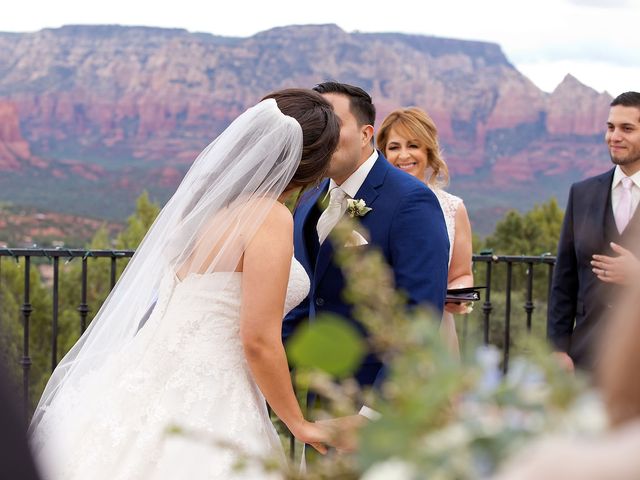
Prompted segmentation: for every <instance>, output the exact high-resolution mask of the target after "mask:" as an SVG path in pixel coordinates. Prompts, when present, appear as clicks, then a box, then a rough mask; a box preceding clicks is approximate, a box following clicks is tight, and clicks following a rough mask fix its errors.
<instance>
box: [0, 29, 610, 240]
mask: <svg viewBox="0 0 640 480" xmlns="http://www.w3.org/2000/svg"><path fill="white" fill-rule="evenodd" d="M325 80H339V81H343V82H348V83H352V84H355V85H359V86H362V87H363V88H365V89H366V90H367V91H369V92H370V93H371V94H372V96H373V98H374V101H375V103H376V106H377V109H378V122H380V121H381V120H382V118H383V117H384V116H385V115H386V114H388V113H389V112H390V111H392V110H393V109H395V108H398V107H400V106H409V105H417V106H420V107H422V108H424V109H426V110H427V111H428V112H429V113H430V114H431V116H432V117H433V118H434V120H435V121H436V124H437V125H438V129H439V132H440V135H441V137H442V146H443V151H444V155H445V157H446V159H447V161H448V162H449V164H450V170H451V173H452V178H453V181H452V185H451V189H452V191H453V192H454V193H455V192H458V193H465V195H466V196H469V197H470V198H474V199H477V201H474V202H472V203H470V205H469V210H470V211H471V214H472V217H473V214H474V209H475V208H478V209H480V207H481V208H482V209H483V211H488V210H491V209H492V208H494V207H495V208H500V205H503V204H504V203H505V201H504V199H505V198H508V197H509V195H511V193H510V192H512V191H513V190H514V189H516V190H517V191H518V192H520V193H521V192H522V191H523V190H522V188H527V189H531V194H530V195H528V194H526V195H519V196H518V199H517V200H515V201H513V202H510V205H511V206H514V207H516V208H528V207H530V206H531V204H532V203H533V202H535V201H543V200H544V199H545V198H546V197H548V196H549V195H552V194H555V195H556V196H558V197H559V198H560V199H561V201H562V199H563V198H564V196H565V195H566V190H567V188H568V181H570V180H572V179H578V178H581V177H582V176H584V175H585V174H586V172H592V171H593V170H594V169H596V170H598V169H601V170H604V169H606V168H607V167H608V160H607V157H606V152H605V151H604V150H603V148H602V133H603V124H604V121H605V119H606V112H607V110H608V104H609V102H610V100H611V97H610V96H609V95H608V94H599V93H598V92H596V91H595V90H593V89H591V88H590V87H588V86H586V85H584V84H582V83H580V82H579V81H578V80H577V79H575V78H574V77H572V76H571V75H567V77H566V78H565V79H564V80H563V81H562V83H561V84H560V85H558V87H557V88H556V89H555V90H554V91H553V92H552V93H551V94H548V93H545V92H543V91H542V90H540V89H538V88H537V87H536V86H535V85H534V84H533V83H532V82H531V81H530V80H529V79H528V78H526V77H525V76H524V75H522V74H521V73H520V72H519V71H518V70H517V69H516V68H515V67H514V66H513V65H512V64H511V63H510V62H509V61H508V59H507V58H506V56H505V55H504V53H503V51H502V49H501V48H500V46H499V45H497V44H495V43H489V42H474V41H468V40H456V39H450V38H439V37H433V36H421V35H406V34H400V33H360V32H355V33H347V32H345V31H343V30H342V29H340V28H339V27H338V26H336V25H332V24H328V25H295V26H288V27H278V28H274V29H270V30H267V31H264V32H261V33H258V34H256V35H253V36H251V37H246V38H236V37H234V38H231V37H222V36H215V35H210V34H205V33H190V32H187V31H186V30H183V29H162V28H151V27H123V26H118V25H94V26H80V25H68V26H64V27H62V28H58V29H45V30H41V31H39V32H34V33H21V34H15V33H11V34H9V33H0V172H11V173H12V174H11V175H10V178H9V177H7V176H6V175H3V176H2V177H3V178H1V179H0V192H1V193H0V201H1V200H12V201H14V202H17V203H25V204H36V205H37V204H46V205H47V206H53V207H55V206H56V205H59V208H61V209H64V211H68V212H69V213H79V212H80V210H82V211H83V212H84V210H85V209H87V208H89V207H88V205H89V204H95V205H100V203H101V202H100V201H98V200H95V201H92V202H82V201H71V200H64V197H68V198H71V196H74V198H82V197H81V195H84V194H85V193H86V192H92V194H93V195H94V196H97V195H105V196H108V199H109V202H110V206H111V207H112V208H113V210H112V211H113V212H120V213H118V214H116V213H113V215H124V213H123V212H126V211H130V210H131V209H132V203H129V202H131V201H132V198H135V196H136V195H137V194H139V193H140V192H141V191H142V189H143V188H146V189H149V190H151V191H152V192H153V191H155V192H156V194H157V195H158V197H159V198H162V199H166V198H167V196H168V195H169V193H170V192H171V190H172V189H174V188H175V186H176V185H177V183H178V182H179V178H180V176H181V175H182V174H183V173H184V171H185V170H186V168H187V167H188V165H189V164H190V162H191V161H192V159H193V158H194V157H195V155H196V154H197V153H198V152H199V151H200V150H201V149H202V148H203V147H204V146H205V145H207V144H208V143H209V142H210V141H211V139H213V138H214V137H215V136H216V135H217V134H219V133H220V132H221V131H222V130H223V129H224V128H225V127H226V126H227V125H228V124H229V123H230V121H231V120H232V119H233V118H234V117H236V116H237V115H238V114H240V113H241V112H242V111H244V110H245V109H246V108H247V107H248V106H249V105H252V104H254V103H255V102H256V101H257V100H259V99H260V98H261V97H262V96H263V95H265V94H266V93H268V92H270V91H273V90H276V89H279V88H283V87H291V86H304V87H312V86H313V85H315V84H316V83H319V82H322V81H325ZM34 159H35V160H34ZM96 169H97V170H96ZM46 172H49V173H48V174H47V173H46ZM131 172H135V174H134V176H131V175H132V174H131ZM53 177H55V178H58V179H60V181H62V182H63V183H64V185H65V186H64V191H60V192H55V193H54V192H51V193H50V194H47V195H45V194H42V190H43V189H42V188H41V189H40V191H39V193H38V195H34V192H33V188H34V187H33V186H31V187H30V188H23V186H22V187H21V185H24V183H26V182H27V179H28V182H29V184H30V185H33V184H34V183H36V184H37V183H38V182H44V183H42V184H41V185H44V184H47V185H48V186H47V191H49V190H50V189H53V188H55V185H57V184H48V183H47V182H49V181H50V180H51V178H53ZM549 178H552V179H554V180H553V181H549ZM65 179H67V180H65ZM68 179H74V181H68ZM3 182H4V183H3ZM98 184H103V185H104V184H106V185H107V186H105V187H104V188H96V185H98ZM523 185H526V187H522V186H523ZM461 189H464V190H461ZM82 192H85V193H82ZM119 192H121V193H119ZM105 201H106V200H105ZM125 202H126V203H125ZM103 203H104V202H103ZM81 206H82V207H81ZM96 208H97V207H96ZM478 211H480V210H478ZM84 213H86V212H84ZM90 213H91V212H90ZM94 213H96V214H98V212H94ZM491 221H494V220H489V221H485V220H484V219H479V218H476V219H474V227H475V226H476V225H480V227H478V228H480V229H483V228H485V227H483V226H482V225H484V224H485V223H486V224H487V225H489V222H491ZM487 228H489V227H487Z"/></svg>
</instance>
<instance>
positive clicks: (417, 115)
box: [376, 107, 449, 188]
mask: <svg viewBox="0 0 640 480" xmlns="http://www.w3.org/2000/svg"><path fill="white" fill-rule="evenodd" d="M391 128H394V129H395V130H396V132H397V133H398V134H399V135H402V136H403V137H405V138H409V139H415V140H418V141H419V142H420V144H421V145H423V146H424V147H425V148H426V150H427V167H429V168H430V169H431V175H429V178H428V179H423V180H424V181H425V182H426V183H427V184H428V185H430V186H434V187H440V188H441V187H444V186H446V185H447V184H448V183H449V168H448V167H447V164H446V163H445V161H444V160H443V159H442V152H441V151H440V144H439V143H438V129H437V128H436V124H435V123H434V122H433V120H432V119H431V117H430V116H429V115H427V113H426V112H425V111H424V110H422V109H420V108H418V107H408V108H399V109H397V110H394V111H393V112H391V113H390V114H389V115H387V118H385V119H384V121H383V122H382V125H381V126H380V129H379V130H378V136H377V137H376V144H377V146H378V149H379V150H380V151H381V152H382V153H383V154H384V153H385V150H386V149H387V143H388V142H389V133H390V132H391Z"/></svg>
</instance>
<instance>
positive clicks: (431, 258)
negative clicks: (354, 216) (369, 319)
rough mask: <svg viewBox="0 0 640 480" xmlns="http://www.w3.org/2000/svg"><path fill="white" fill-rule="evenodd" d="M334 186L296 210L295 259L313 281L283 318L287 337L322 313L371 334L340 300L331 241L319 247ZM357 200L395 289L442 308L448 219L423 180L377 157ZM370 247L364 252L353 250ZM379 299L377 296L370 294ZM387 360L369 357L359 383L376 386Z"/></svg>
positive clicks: (318, 191) (324, 187)
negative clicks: (323, 205)
mask: <svg viewBox="0 0 640 480" xmlns="http://www.w3.org/2000/svg"><path fill="white" fill-rule="evenodd" d="M328 185H329V181H328V180H325V181H324V182H323V183H322V184H321V186H320V187H319V188H318V189H314V190H312V191H310V192H307V193H306V194H305V195H304V196H303V197H302V199H301V201H300V203H299V205H298V208H297V209H296V212H295V213H294V247H295V256H296V258H297V259H298V261H299V262H300V263H301V264H302V265H303V266H304V268H305V270H306V271H307V273H308V274H309V277H310V279H311V289H310V292H309V296H308V297H307V298H306V299H305V300H304V301H303V302H302V303H301V304H300V305H298V306H297V307H296V308H294V309H293V310H292V311H291V312H290V313H289V314H288V315H287V316H286V317H285V319H284V323H283V340H284V341H285V343H286V341H287V339H288V338H289V337H290V336H291V334H292V333H293V332H294V331H295V329H296V328H297V327H298V325H299V324H300V323H301V322H304V321H306V320H307V319H311V321H313V319H314V318H315V317H316V316H317V315H319V314H321V313H323V312H328V313H333V314H337V315H340V316H341V317H344V318H345V319H347V320H348V321H350V322H352V323H353V324H354V325H355V326H356V328H358V329H359V330H360V331H361V332H363V333H364V334H365V335H366V330H365V329H364V327H363V326H362V325H361V324H360V323H358V322H357V321H356V320H355V319H354V318H353V316H352V306H351V305H350V304H347V303H345V301H344V300H343V298H342V291H343V289H344V285H345V281H344V278H343V276H342V273H341V271H340V269H339V268H338V267H337V266H336V265H335V264H334V262H333V254H334V249H333V245H332V244H331V241H330V239H327V240H326V241H325V242H323V244H322V246H320V245H319V242H318V234H317V231H316V226H317V223H318V218H319V217H320V214H321V210H320V206H319V200H320V199H322V198H323V197H324V195H326V192H327V189H328ZM355 198H356V199H362V200H364V201H365V203H366V205H367V206H368V207H370V208H371V209H372V210H371V211H370V212H369V213H367V214H366V215H365V216H363V217H360V218H359V220H360V223H361V225H362V226H363V227H364V228H363V230H364V229H366V230H367V232H368V234H369V235H368V237H367V239H368V241H369V244H370V245H371V246H375V247H376V248H378V249H379V250H380V251H381V252H382V254H383V255H384V258H385V259H386V261H387V262H388V264H389V265H390V266H391V268H392V269H393V274H394V278H395V284H396V287H397V288H398V289H400V290H403V291H404V292H405V293H406V294H407V296H408V303H409V305H417V304H427V305H430V306H432V307H435V308H436V309H437V310H438V311H442V308H443V306H444V298H445V295H446V289H447V273H448V260H449V239H448V236H447V228H446V225H445V221H444V216H443V214H442V210H441V208H440V204H439V202H438V199H437V198H436V196H435V194H434V193H433V192H432V191H431V190H429V188H427V187H426V186H425V185H424V183H422V182H421V181H419V180H417V179H416V178H414V177H412V176H411V175H409V174H407V173H405V172H402V171H400V170H398V169H397V168H395V167H393V166H392V165H390V164H389V163H388V162H387V160H386V159H385V158H384V157H383V156H382V154H380V153H379V152H378V159H377V160H376V162H375V165H374V166H373V168H372V169H371V171H370V172H369V175H368V176H367V178H366V179H365V181H364V183H363V184H362V187H361V188H360V190H359V191H358V193H357V195H356V197H355ZM350 248H367V247H350ZM371 294H372V295H375V292H371ZM381 368H382V363H381V362H380V360H379V359H378V358H377V357H375V356H374V355H371V354H370V355H368V356H367V357H366V358H365V359H364V362H363V363H362V365H361V367H360V369H359V370H358V372H357V373H356V375H355V376H356V379H357V380H358V381H359V382H360V384H361V385H372V384H373V383H374V382H376V380H380V378H378V376H379V374H380V373H381Z"/></svg>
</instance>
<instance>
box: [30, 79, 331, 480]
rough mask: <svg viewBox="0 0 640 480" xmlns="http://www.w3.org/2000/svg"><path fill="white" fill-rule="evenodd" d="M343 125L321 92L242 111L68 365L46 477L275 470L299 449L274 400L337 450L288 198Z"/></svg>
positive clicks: (293, 424)
mask: <svg viewBox="0 0 640 480" xmlns="http://www.w3.org/2000/svg"><path fill="white" fill-rule="evenodd" d="M339 129H340V127H339V124H338V120H337V117H336V116H335V115H334V113H333V110H332V109H331V106H330V105H329V103H327V102H326V100H324V99H323V98H322V97H321V96H320V95H319V94H317V93H315V92H313V91H311V90H303V89H287V90H281V91H277V92H275V93H272V94H270V95H268V96H267V97H265V98H264V99H263V100H262V101H261V102H260V103H258V104H257V105H256V106H254V107H252V108H250V109H248V110H247V111H246V112H245V113H243V114H242V115H240V116H239V117H238V118H237V119H236V120H235V121H234V122H233V123H232V124H231V125H230V126H229V127H228V128H227V129H226V130H225V131H224V132H223V133H222V134H221V135H220V136H219V137H218V138H217V139H216V140H214V141H213V142H212V143H211V144H210V145H209V146H208V147H207V148H206V149H205V150H204V151H203V152H202V153H201V154H200V155H199V156H198V158H197V159H196V160H195V162H194V163H193V165H192V166H191V168H190V169H189V171H188V172H187V174H186V176H185V177H184V179H183V181H182V183H181V184H180V186H179V187H178V190H177V191H176V193H175V194H174V195H173V197H172V198H171V199H170V200H169V202H168V203H167V204H166V206H165V207H164V208H163V209H162V211H161V212H160V215H159V216H158V218H157V219H156V221H155V223H154V224H153V226H152V227H151V229H150V230H149V232H148V233H147V235H146V237H145V238H144V240H143V241H142V243H141V245H140V247H139V248H138V250H137V252H136V254H135V255H134V256H133V258H132V260H131V261H130V263H129V265H128V266H127V268H126V269H125V271H124V273H123V275H122V277H121V278H120V280H119V282H118V284H117V285H116V287H115V288H114V290H113V291H112V292H111V294H110V295H109V297H108V298H107V300H106V301H105V303H104V305H103V306H102V308H101V309H100V311H99V312H98V314H97V316H96V317H95V319H94V320H93V322H92V323H91V325H90V327H89V328H88V329H87V331H86V333H85V334H84V335H83V336H82V337H81V338H80V340H79V341H78V342H77V344H76V345H75V346H74V347H73V348H72V349H71V351H70V352H69V353H68V354H67V355H66V356H65V358H64V359H63V360H62V361H61V362H60V364H59V365H58V367H57V368H56V370H55V371H54V372H53V374H52V376H51V379H50V380H49V383H48V384H47V387H46V389H45V391H44V393H43V395H42V398H41V399H40V403H39V404H38V407H37V409H36V411H35V414H34V417H33V420H32V423H31V426H30V434H31V443H32V447H33V450H34V453H35V454H36V457H37V458H38V460H39V462H40V463H41V467H42V470H43V472H44V473H45V477H46V478H51V479H54V480H75V479H78V480H81V479H82V480H86V479H89V478H91V479H94V480H95V479H109V480H115V479H122V480H125V479H126V480H129V479H156V478H171V479H176V478H189V479H218V478H219V479H228V478H229V479H230V478H264V477H267V474H266V473H265V472H264V471H263V470H262V469H261V468H260V467H259V466H258V465H256V464H253V465H252V464H251V462H249V464H248V466H247V467H246V468H244V469H240V470H238V469H237V468H235V466H236V464H237V463H238V460H239V459H240V458H241V457H242V456H243V455H248V456H249V457H269V456H274V455H275V457H277V458H280V459H282V458H283V457H284V454H283V451H282V447H281V445H280V441H279V438H278V435H277V433H276V431H275V429H274V427H273V425H272V424H271V422H270V420H269V416H268V413H267V409H266V404H265V399H266V401H267V402H268V403H269V405H270V406H271V407H272V409H273V411H274V412H275V413H276V415H278V417H279V418H280V419H281V420H282V421H283V422H284V423H285V424H286V425H287V427H288V428H289V430H290V431H291V432H292V433H293V435H295V436H296V438H297V439H298V440H300V441H302V442H305V443H309V444H311V445H313V446H314V447H316V448H317V449H318V450H320V451H321V452H324V451H325V446H324V445H325V444H326V442H327V440H328V432H326V431H325V430H324V429H323V428H322V427H320V426H319V425H318V424H315V423H311V422H308V421H306V420H305V419H304V418H303V415H302V412H301V410H300V406H299V405H298V403H297V400H296V397H295V395H294V391H293V388H292V385H291V381H290V376H289V369H288V366H287V359H286V356H285V352H284V348H283V346H282V342H281V322H282V318H283V316H284V314H285V313H286V312H288V311H289V310H290V309H292V308H293V307H294V306H295V305H296V304H298V303H299V302H300V301H302V300H303V299H304V297H305V296H306V295H307V291H308V288H309V279H308V277H307V274H306V273H305V271H304V269H303V267H302V266H301V265H300V264H299V263H298V262H297V261H296V260H295V258H294V257H293V243H292V236H293V220H292V217H291V215H290V213H289V210H288V209H287V208H286V207H285V206H284V205H283V203H282V202H283V201H284V200H285V199H286V198H287V196H288V195H289V194H290V193H291V192H293V191H295V190H297V189H299V188H304V187H306V186H309V185H313V184H316V183H317V182H318V181H319V180H320V179H321V178H322V177H323V176H324V174H325V171H326V168H327V166H328V162H329V159H330V157H331V154H332V153H333V151H334V150H335V149H336V147H337V143H338V135H339Z"/></svg>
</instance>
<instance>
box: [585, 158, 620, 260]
mask: <svg viewBox="0 0 640 480" xmlns="http://www.w3.org/2000/svg"><path fill="white" fill-rule="evenodd" d="M612 179H613V170H611V171H610V172H607V173H606V174H604V175H601V176H600V178H599V179H598V184H597V186H596V188H594V190H593V195H591V198H590V200H589V208H587V209H586V210H585V216H584V218H583V219H582V231H581V233H582V234H581V236H580V238H585V239H591V240H592V241H593V242H594V244H593V250H596V251H597V250H600V249H601V246H602V245H603V244H604V243H605V242H606V235H607V232H606V218H605V216H606V215H607V209H608V208H611V203H610V202H609V201H608V200H609V192H610V190H611V181H612ZM589 243H590V242H589Z"/></svg>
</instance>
